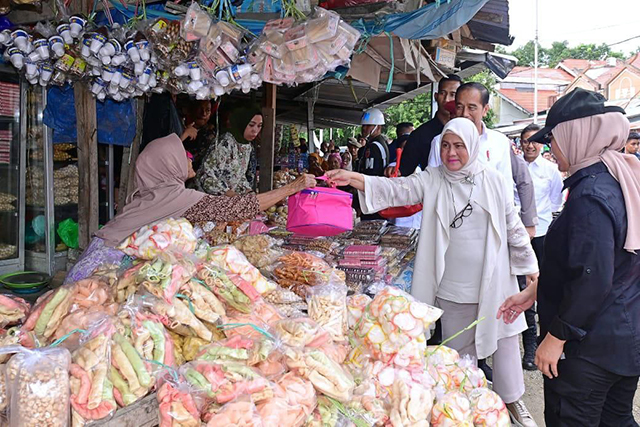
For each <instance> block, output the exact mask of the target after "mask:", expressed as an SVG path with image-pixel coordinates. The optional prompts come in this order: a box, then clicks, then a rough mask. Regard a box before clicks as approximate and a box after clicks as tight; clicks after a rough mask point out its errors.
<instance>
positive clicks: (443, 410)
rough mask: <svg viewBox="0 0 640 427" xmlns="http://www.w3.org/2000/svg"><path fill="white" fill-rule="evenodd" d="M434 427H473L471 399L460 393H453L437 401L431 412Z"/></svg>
mask: <svg viewBox="0 0 640 427" xmlns="http://www.w3.org/2000/svg"><path fill="white" fill-rule="evenodd" d="M431 425H432V426H433V427H454V426H472V425H473V414H472V411H471V403H470V402H469V399H467V397H466V396H465V395H464V393H461V392H459V391H451V392H449V393H447V394H445V395H444V396H442V397H439V398H438V399H437V400H436V403H435V405H433V410H432V411H431Z"/></svg>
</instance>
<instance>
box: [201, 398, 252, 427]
mask: <svg viewBox="0 0 640 427" xmlns="http://www.w3.org/2000/svg"><path fill="white" fill-rule="evenodd" d="M209 410H210V411H211V413H210V414H209V415H210V416H209V417H207V418H208V422H207V427H218V426H235V427H263V425H264V424H263V422H262V419H261V418H260V416H259V415H258V411H257V410H256V405H254V403H253V402H252V401H251V399H249V398H248V397H243V398H240V399H237V400H234V401H233V402H229V403H227V404H226V405H224V406H222V407H220V406H218V405H214V406H213V407H210V409H209Z"/></svg>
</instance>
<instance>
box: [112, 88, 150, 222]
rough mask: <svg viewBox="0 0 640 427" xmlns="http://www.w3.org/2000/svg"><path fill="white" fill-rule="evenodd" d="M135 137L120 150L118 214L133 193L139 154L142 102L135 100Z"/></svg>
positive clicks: (142, 116)
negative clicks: (128, 145) (127, 145)
mask: <svg viewBox="0 0 640 427" xmlns="http://www.w3.org/2000/svg"><path fill="white" fill-rule="evenodd" d="M135 110H136V136H135V137H134V138H133V142H132V143H131V147H126V148H125V149H124V150H122V169H121V170H120V191H119V193H118V213H120V212H121V211H122V208H123V207H124V205H125V202H126V200H127V197H128V196H129V194H131V193H132V192H133V184H134V177H135V173H136V167H135V165H136V160H138V154H140V143H141V142H142V132H143V131H144V129H143V122H144V100H143V99H137V100H136V108H135Z"/></svg>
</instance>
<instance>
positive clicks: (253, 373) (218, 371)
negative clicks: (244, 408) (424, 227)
mask: <svg viewBox="0 0 640 427" xmlns="http://www.w3.org/2000/svg"><path fill="white" fill-rule="evenodd" d="M180 372H181V374H182V375H184V377H185V378H186V380H187V381H188V382H189V384H190V385H191V386H192V387H193V388H194V389H195V390H197V391H199V392H201V393H203V395H205V396H207V398H209V399H212V400H214V401H215V403H217V404H220V405H224V404H226V403H229V402H232V401H234V400H235V399H237V398H239V397H241V396H249V397H251V400H252V401H253V402H260V401H263V400H267V399H270V398H272V397H273V386H272V384H271V383H270V382H269V381H268V380H267V379H266V378H265V377H263V376H262V375H261V374H260V372H259V371H258V370H256V369H254V368H252V367H249V366H247V365H246V364H244V363H240V362H237V361H230V360H218V361H205V360H195V361H193V362H189V363H187V364H185V365H183V366H182V367H181V368H180Z"/></svg>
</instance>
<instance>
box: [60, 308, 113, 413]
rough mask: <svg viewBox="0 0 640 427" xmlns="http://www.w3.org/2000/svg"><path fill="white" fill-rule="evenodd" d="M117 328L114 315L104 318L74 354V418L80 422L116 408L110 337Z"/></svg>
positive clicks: (71, 378)
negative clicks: (110, 374) (111, 378)
mask: <svg viewBox="0 0 640 427" xmlns="http://www.w3.org/2000/svg"><path fill="white" fill-rule="evenodd" d="M115 332H116V325H115V322H114V319H113V318H103V319H101V321H99V322H97V323H96V324H94V325H93V327H92V328H90V329H89V330H88V331H87V332H86V333H85V334H83V336H82V337H81V339H80V347H79V348H77V349H76V350H75V351H74V352H73V353H72V356H71V361H72V363H71V365H70V367H69V373H70V377H69V383H70V390H71V396H70V401H71V408H72V411H73V412H74V414H73V418H74V420H76V422H77V423H78V424H79V425H84V424H85V423H88V422H91V421H95V420H101V419H104V418H107V417H109V416H110V415H112V414H113V413H114V412H115V411H116V409H117V407H118V406H117V404H116V399H115V397H114V387H113V383H112V382H111V380H110V379H109V369H110V368H111V344H110V341H111V337H112V336H113V334H114V333H115Z"/></svg>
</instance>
